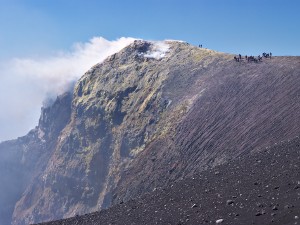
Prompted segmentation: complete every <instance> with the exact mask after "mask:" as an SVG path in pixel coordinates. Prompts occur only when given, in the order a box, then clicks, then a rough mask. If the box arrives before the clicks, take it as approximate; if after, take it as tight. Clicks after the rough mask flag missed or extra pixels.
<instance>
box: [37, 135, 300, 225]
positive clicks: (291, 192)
mask: <svg viewBox="0 0 300 225" xmlns="http://www.w3.org/2000/svg"><path fill="white" fill-rule="evenodd" d="M299 167H300V140H299V138H295V139H294V140H292V141H286V142H283V143H278V144H276V145H275V146H274V147H272V148H265V149H262V150H260V151H259V152H256V153H252V154H249V155H244V156H243V157H241V158H240V159H235V160H233V161H230V162H228V163H226V164H223V165H221V166H217V167H215V168H213V169H209V170H207V171H204V172H202V173H200V174H198V175H195V176H194V177H193V178H188V179H184V180H181V181H179V182H177V183H174V184H173V185H171V186H170V187H169V188H167V189H159V188H158V189H156V190H153V192H151V193H147V194H145V195H143V196H141V197H140V198H137V199H134V200H130V201H128V202H124V203H123V202H120V203H119V204H118V205H115V206H113V207H111V208H109V209H107V210H103V211H100V212H95V213H91V214H86V215H82V216H76V217H73V218H69V219H64V220H59V221H53V222H47V223H40V225H96V224H97V225H98V224H176V225H179V224H259V225H261V224H276V225H282V224H300V170H299Z"/></svg>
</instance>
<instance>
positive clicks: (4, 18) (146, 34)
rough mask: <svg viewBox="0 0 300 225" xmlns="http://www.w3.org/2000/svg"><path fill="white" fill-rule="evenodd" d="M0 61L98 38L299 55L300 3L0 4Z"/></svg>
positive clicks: (32, 0) (54, 0)
mask: <svg viewBox="0 0 300 225" xmlns="http://www.w3.org/2000/svg"><path fill="white" fill-rule="evenodd" d="M0 4H1V6H0V29H1V35H0V49H1V51H0V58H1V59H3V58H7V57H14V56H28V55H44V54H49V53H51V52H52V51H54V50H60V49H67V48H70V46H71V45H72V44H73V43H74V42H85V41H88V40H89V39H90V38H92V37H94V36H102V37H104V38H106V39H109V40H113V39H116V38H119V37H135V38H142V39H155V40H162V39H180V40H184V41H187V42H189V43H191V44H195V45H197V44H199V43H202V44H203V45H204V46H205V47H207V48H211V49H215V50H219V51H223V52H230V53H244V54H246V53H247V54H257V53H261V52H262V51H272V52H274V54H275V55H299V54H300V29H299V28H300V13H299V10H300V1H299V0H240V1H238V0H147V1H137V0H126V1H125V0H0Z"/></svg>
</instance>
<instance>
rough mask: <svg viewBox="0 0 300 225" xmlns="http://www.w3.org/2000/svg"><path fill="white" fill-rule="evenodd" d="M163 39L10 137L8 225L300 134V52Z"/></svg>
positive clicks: (100, 72) (96, 73)
mask: <svg viewBox="0 0 300 225" xmlns="http://www.w3.org/2000/svg"><path fill="white" fill-rule="evenodd" d="M163 45H164V46H168V48H167V50H166V48H164V51H162V50H161V49H160V45H159V44H157V43H155V42H147V41H135V42H134V43H132V44H130V45H129V46H127V47H126V48H124V49H123V50H121V51H120V52H118V53H116V54H114V55H112V56H110V57H108V58H107V59H106V60H105V61H104V62H102V63H99V64H97V65H95V66H94V67H92V68H91V69H90V70H89V71H87V72H86V73H85V74H84V75H83V76H82V77H81V78H80V79H79V81H78V82H77V83H76V85H75V88H74V91H73V93H65V94H64V95H61V96H59V97H57V99H56V101H55V102H54V103H53V104H52V105H51V106H49V107H46V108H43V109H42V114H41V118H40V121H39V124H38V126H37V127H36V128H35V129H34V130H32V131H30V132H29V133H28V134H27V135H26V136H24V137H20V138H18V139H16V140H12V141H6V142H2V143H0V168H1V170H0V173H1V177H2V179H3V180H4V181H5V182H4V184H5V185H3V186H1V187H0V195H1V196H0V199H1V202H0V216H1V221H0V225H7V224H10V223H11V224H13V225H24V224H31V223H38V222H43V221H50V220H55V219H61V218H67V217H72V216H75V215H80V214H85V213H89V212H94V211H97V210H100V209H103V208H107V207H109V206H111V205H113V204H117V203H119V202H122V201H127V200H129V199H131V198H134V197H137V196H140V195H142V194H144V193H146V192H149V191H152V190H153V189H155V188H158V187H162V188H163V187H167V186H169V185H170V184H171V183H173V182H174V181H178V180H181V179H182V178H186V177H191V176H193V174H195V173H198V172H200V171H203V170H206V169H208V168H211V167H215V166H217V165H220V164H223V163H225V162H226V161H228V160H231V159H234V158H237V157H240V156H242V155H245V154H248V153H249V152H250V151H256V150H259V149H262V148H266V147H269V146H272V145H275V144H276V143H280V142H281V141H286V140H288V139H292V138H295V137H296V136H298V135H299V134H300V126H299V122H300V114H299V113H298V112H299V110H300V101H299V100H300V86H299V85H298V84H299V83H300V76H299V75H300V57H272V59H269V58H264V59H263V60H262V62H258V63H254V62H247V61H244V60H241V61H240V62H236V61H235V60H234V59H233V55H231V54H225V53H220V52H216V51H212V50H209V49H204V48H198V47H195V46H192V45H189V44H187V43H184V42H177V41H165V42H164V43H163ZM2 218H4V219H2Z"/></svg>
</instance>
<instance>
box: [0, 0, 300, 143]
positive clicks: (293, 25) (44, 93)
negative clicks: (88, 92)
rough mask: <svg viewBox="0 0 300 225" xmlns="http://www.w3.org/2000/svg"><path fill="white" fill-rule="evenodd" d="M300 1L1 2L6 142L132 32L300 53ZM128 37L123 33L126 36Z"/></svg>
mask: <svg viewBox="0 0 300 225" xmlns="http://www.w3.org/2000/svg"><path fill="white" fill-rule="evenodd" d="M299 11H300V1H299V0H147V1H137V0H0V83H1V84H5V85H2V87H1V88H0V105H1V110H0V141H3V140H7V139H11V138H15V137H18V136H21V135H25V134H26V133H27V132H28V131H29V130H30V129H32V128H33V127H35V126H36V125H37V123H38V118H39V115H40V108H41V106H42V104H43V101H44V100H45V98H49V97H55V96H56V95H57V94H60V93H61V92H63V91H64V90H65V88H66V87H67V86H68V84H69V83H70V82H74V81H76V80H77V79H78V78H79V77H80V76H82V75H83V73H84V72H85V71H86V70H88V69H89V68H90V67H91V66H92V65H94V64H95V63H97V62H99V61H101V60H103V59H104V58H105V57H107V56H108V55H109V54H112V53H114V52H117V51H119V50H120V49H121V48H123V47H124V46H126V45H127V44H128V43H130V42H131V41H132V39H130V38H128V37H132V38H139V39H145V40H165V39H175V40H183V41H186V42H188V43H191V44H193V45H198V44H202V45H203V47H205V48H210V49H214V50H217V51H221V52H228V53H234V54H239V53H241V54H247V55H258V54H261V53H262V52H272V53H273V55H298V56H299V55H300V29H299V28H300V13H299ZM122 37H123V38H122Z"/></svg>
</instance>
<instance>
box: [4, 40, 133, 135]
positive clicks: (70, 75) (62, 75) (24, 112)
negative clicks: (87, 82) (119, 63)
mask: <svg viewBox="0 0 300 225" xmlns="http://www.w3.org/2000/svg"><path fill="white" fill-rule="evenodd" d="M134 40H135V39H133V38H120V39H117V40H115V41H108V40H106V39H104V38H102V37H94V38H92V39H91V40H90V41H89V42H87V43H76V44H74V46H73V48H72V50H71V51H69V52H60V53H57V54H56V55H55V56H49V57H44V58H17V59H12V60H10V61H9V62H6V63H1V64H0V84H1V86H2V87H1V88H0V105H1V110H0V141H1V140H2V141H3V140H7V139H11V138H16V137H18V136H21V135H25V134H26V133H27V132H28V131H29V129H31V128H33V127H34V126H36V125H37V121H38V118H39V113H40V107H41V106H42V102H43V100H44V99H45V98H46V97H48V96H49V95H51V96H56V95H58V94H61V93H62V92H63V91H65V90H66V88H68V86H69V85H70V83H72V82H74V81H76V80H77V79H78V78H80V77H81V76H82V75H83V74H84V73H85V72H86V71H87V70H89V69H90V68H91V67H92V66H93V65H95V64H97V63H99V62H101V61H103V60H104V59H105V58H106V57H107V56H109V55H112V54H114V53H116V52H118V51H120V50H121V49H122V48H124V47H126V46H127V45H129V44H130V43H132V42H133V41H134Z"/></svg>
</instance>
